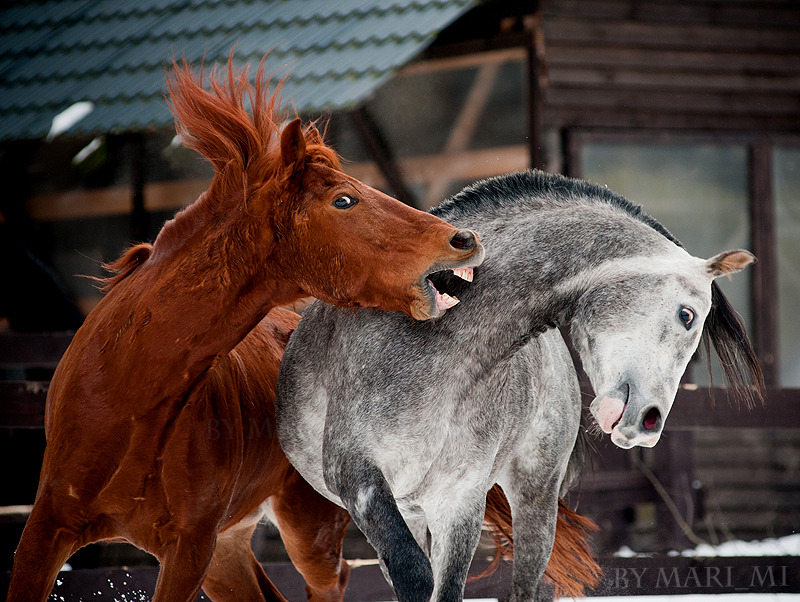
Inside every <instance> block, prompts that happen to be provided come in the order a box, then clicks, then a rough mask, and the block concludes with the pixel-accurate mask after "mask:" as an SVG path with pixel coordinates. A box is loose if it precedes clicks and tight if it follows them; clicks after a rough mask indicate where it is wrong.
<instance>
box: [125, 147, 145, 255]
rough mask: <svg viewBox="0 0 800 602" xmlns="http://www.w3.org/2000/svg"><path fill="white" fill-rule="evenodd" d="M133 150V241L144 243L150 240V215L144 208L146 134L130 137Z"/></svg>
mask: <svg viewBox="0 0 800 602" xmlns="http://www.w3.org/2000/svg"><path fill="white" fill-rule="evenodd" d="M129 145H130V148H131V241H132V242H134V243H136V242H143V241H146V240H147V238H148V232H147V227H148V221H149V219H148V215H147V209H146V208H145V206H144V183H145V178H146V176H145V146H144V134H140V133H136V134H131V135H130V136H129Z"/></svg>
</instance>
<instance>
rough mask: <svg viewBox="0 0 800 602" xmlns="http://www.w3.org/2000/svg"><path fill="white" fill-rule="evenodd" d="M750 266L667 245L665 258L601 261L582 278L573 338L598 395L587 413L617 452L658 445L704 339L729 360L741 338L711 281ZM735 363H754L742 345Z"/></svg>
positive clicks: (740, 256)
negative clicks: (744, 360)
mask: <svg viewBox="0 0 800 602" xmlns="http://www.w3.org/2000/svg"><path fill="white" fill-rule="evenodd" d="M754 260H755V258H754V257H753V255H752V254H750V253H749V252H748V251H742V250H735V251H726V252H724V253H720V254H719V255H716V256H714V257H712V258H711V259H700V258H698V257H693V256H691V255H689V254H688V253H687V252H686V251H685V250H684V249H683V248H681V247H679V246H676V245H671V244H670V245H668V248H667V250H666V254H665V255H660V254H659V255H658V256H654V257H638V258H628V259H615V260H610V261H606V262H605V263H603V264H601V265H600V266H599V268H597V269H595V270H593V271H592V272H591V273H590V274H586V275H585V276H584V278H585V282H584V283H583V286H581V288H582V290H583V291H585V292H583V294H582V295H581V296H580V298H579V300H578V303H577V305H576V311H575V314H574V317H573V321H572V336H573V340H574V344H575V346H576V348H577V349H578V351H579V353H580V356H581V360H582V361H583V364H584V368H585V370H586V372H587V374H588V375H589V378H590V380H591V382H592V386H593V388H594V390H595V393H596V394H597V397H596V398H595V400H594V401H593V402H592V404H591V407H590V409H591V412H592V414H593V416H594V418H595V419H596V420H597V422H598V424H599V425H600V428H602V430H603V432H605V433H607V434H610V435H611V440H612V441H613V442H614V444H616V445H617V446H618V447H621V448H624V449H628V448H631V447H634V446H636V445H639V446H642V447H653V446H654V445H655V444H656V443H657V442H658V440H659V438H660V437H661V432H662V430H663V428H664V423H665V420H666V418H667V415H668V414H669V411H670V408H671V407H672V403H673V401H674V399H675V395H676V393H677V391H678V386H679V382H680V378H681V376H682V375H683V372H684V370H685V369H686V366H687V364H688V363H689V360H690V359H691V357H692V354H693V353H694V352H695V350H696V349H697V347H698V345H699V343H700V341H701V338H702V337H703V334H705V335H706V336H709V337H710V338H711V340H712V342H713V343H714V346H715V348H716V349H717V351H718V353H720V356H721V357H723V353H725V352H728V353H729V354H730V353H732V354H733V355H734V356H736V354H737V353H738V352H737V351H736V350H735V349H732V347H735V346H736V345H740V346H741V345H742V341H745V342H746V339H747V337H746V336H745V335H744V332H743V330H742V326H741V322H739V321H738V320H736V318H735V313H734V312H732V310H730V306H729V305H727V302H724V303H721V301H720V300H722V301H724V297H722V293H721V292H720V291H719V289H718V287H717V286H716V284H714V279H716V278H719V277H720V276H722V275H730V274H733V273H734V272H738V271H739V270H741V269H743V268H744V267H746V266H748V265H749V264H750V263H752V262H753V261H754ZM721 312H722V313H730V314H733V322H731V321H730V319H729V318H731V316H727V315H726V316H725V318H726V319H725V320H724V322H725V323H723V321H722V320H721V319H720V317H721ZM734 322H735V323H734ZM726 328H727V329H728V330H730V332H728V333H727V335H726V334H725V333H722V334H721V333H720V332H718V331H719V330H720V329H723V330H724V329H726ZM737 339H738V340H737ZM742 355H743V356H744V357H746V358H747V357H748V356H752V358H754V356H753V354H752V349H751V348H750V346H749V343H747V349H744V350H742ZM723 359H730V358H729V357H727V356H725V357H723ZM735 359H736V358H734V360H735ZM747 361H749V360H747ZM756 368H757V362H756ZM726 375H727V376H728V377H729V378H730V377H731V374H726ZM732 376H733V378H734V380H736V379H737V374H736V373H734V374H733V375H732ZM739 376H741V374H740V375H739ZM759 378H760V371H759V372H758V374H757V375H755V380H758V379H759ZM734 384H736V383H734Z"/></svg>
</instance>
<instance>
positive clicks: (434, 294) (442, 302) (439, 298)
mask: <svg viewBox="0 0 800 602" xmlns="http://www.w3.org/2000/svg"><path fill="white" fill-rule="evenodd" d="M453 274H454V275H455V276H457V277H458V278H461V279H462V280H466V281H467V282H472V278H473V276H474V274H473V271H472V267H468V268H454V269H453ZM425 288H426V293H427V294H428V296H429V297H430V298H432V299H435V301H436V309H438V310H439V311H444V310H447V309H450V308H451V307H454V306H455V305H458V304H459V303H460V301H459V300H458V297H454V296H451V295H448V294H447V293H440V292H439V291H438V290H436V287H435V286H434V284H433V282H432V281H431V279H430V278H426V279H425Z"/></svg>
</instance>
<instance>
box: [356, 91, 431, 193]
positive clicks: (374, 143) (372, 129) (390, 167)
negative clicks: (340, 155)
mask: <svg viewBox="0 0 800 602" xmlns="http://www.w3.org/2000/svg"><path fill="white" fill-rule="evenodd" d="M350 121H351V122H352V124H353V127H355V129H356V132H357V133H358V136H359V137H360V138H361V142H362V143H363V144H364V146H365V147H366V148H367V152H368V153H369V155H370V157H372V159H373V160H374V161H375V163H377V164H378V169H380V170H381V173H382V174H383V177H384V178H386V181H387V182H388V184H389V186H391V188H392V191H393V192H394V194H395V196H397V198H398V199H399V200H401V201H403V202H404V203H405V204H406V205H410V206H411V207H415V208H417V209H419V206H418V203H417V201H416V199H415V198H414V195H413V194H411V191H410V190H409V189H408V187H407V186H406V184H405V182H404V181H403V177H402V175H400V169H399V168H398V167H397V162H396V161H395V159H394V156H393V155H392V152H391V149H390V148H389V146H388V145H387V144H386V142H385V141H384V139H383V136H381V134H380V131H379V130H378V126H377V125H376V124H375V120H374V119H373V118H372V115H371V114H370V112H369V110H367V108H366V107H365V106H363V105H361V106H360V107H358V108H357V109H355V110H353V111H350Z"/></svg>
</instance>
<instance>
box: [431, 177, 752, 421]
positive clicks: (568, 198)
mask: <svg viewBox="0 0 800 602" xmlns="http://www.w3.org/2000/svg"><path fill="white" fill-rule="evenodd" d="M575 203H597V204H601V203H605V204H607V205H610V206H612V207H615V208H616V209H618V210H620V211H622V212H623V213H626V214H627V215H629V216H630V217H633V218H635V219H637V220H639V221H641V222H642V223H644V224H646V225H648V226H650V227H651V228H653V229H654V230H655V231H656V232H658V233H660V234H661V235H663V236H664V237H666V238H667V239H668V240H670V241H671V242H673V243H674V244H676V245H678V246H679V247H682V246H683V245H682V244H681V243H680V241H678V239H677V238H675V237H674V236H673V235H672V234H671V233H670V232H669V230H667V229H666V228H665V227H664V226H663V225H661V223H659V222H658V221H657V220H656V219H655V218H653V217H652V216H650V215H648V214H647V213H645V212H644V211H643V210H642V207H641V206H640V205H636V204H634V203H632V202H630V201H629V200H627V199H626V198H624V197H622V196H620V195H618V194H616V193H614V192H612V191H610V190H609V189H608V188H605V187H603V186H598V185H597V184H592V183H590V182H586V181H584V180H577V179H572V178H567V177H565V176H562V175H558V174H548V173H545V172H543V171H539V170H529V171H525V172H518V173H514V174H509V175H505V176H498V177H495V178H489V179H487V180H482V181H480V182H477V183H475V184H473V185H472V186H468V187H467V188H465V189H464V190H462V191H461V192H459V193H457V194H456V195H454V196H453V197H451V198H450V199H448V200H446V201H444V202H442V203H441V204H440V205H439V206H438V207H435V208H434V209H433V210H432V211H431V213H433V214H434V215H436V216H437V217H441V218H442V219H445V220H454V219H456V218H469V217H471V216H476V215H480V214H483V213H486V212H488V213H491V212H494V211H497V210H503V209H509V208H522V209H526V210H530V211H537V210H539V209H542V208H547V207H568V206H571V205H574V204H575ZM711 301H712V305H711V311H710V313H709V315H708V318H707V319H706V322H705V325H704V327H703V339H702V343H703V347H704V349H705V350H706V357H707V358H710V357H711V355H710V353H709V349H710V346H711V345H713V346H714V349H715V351H716V352H717V355H718V356H719V359H720V364H721V365H722V369H723V372H724V374H725V379H726V380H727V381H728V383H729V385H730V386H731V389H732V392H733V396H734V399H735V400H736V401H737V402H739V403H742V402H743V403H745V404H746V405H747V406H748V407H750V406H752V405H753V404H754V403H755V402H756V401H758V402H761V403H763V399H764V376H763V374H762V372H761V367H760V366H759V363H758V358H757V357H756V354H755V351H754V350H753V347H752V345H751V344H750V340H749V339H748V337H747V334H746V331H745V327H744V324H743V323H742V320H741V318H740V317H739V315H738V314H737V313H736V311H735V310H734V309H733V307H732V306H731V304H730V303H729V302H728V300H727V298H726V297H725V295H724V294H723V293H722V290H721V289H720V288H719V286H718V285H717V284H716V282H712V283H711ZM708 371H709V375H711V366H710V362H709V365H708Z"/></svg>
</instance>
